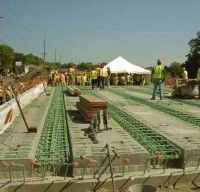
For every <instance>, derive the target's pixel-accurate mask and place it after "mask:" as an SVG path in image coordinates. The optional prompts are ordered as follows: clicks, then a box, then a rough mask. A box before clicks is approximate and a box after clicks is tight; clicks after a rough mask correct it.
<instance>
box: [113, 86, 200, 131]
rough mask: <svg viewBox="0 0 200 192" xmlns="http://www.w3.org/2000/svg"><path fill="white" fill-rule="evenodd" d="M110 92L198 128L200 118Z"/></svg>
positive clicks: (117, 92)
mask: <svg viewBox="0 0 200 192" xmlns="http://www.w3.org/2000/svg"><path fill="white" fill-rule="evenodd" d="M109 91H110V92H112V93H115V94H118V95H120V96H123V97H125V98H127V99H130V100H133V101H135V102H138V103H140V104H143V105H146V106H149V107H151V108H153V109H156V110H159V111H162V112H164V113H167V114H169V115H172V116H174V117H176V118H179V119H181V120H183V121H185V122H188V123H191V124H193V125H195V126H198V127H200V118H197V117H193V116H191V115H189V114H187V113H183V112H181V111H177V110H174V109H171V108H169V107H166V106H164V105H162V104H160V103H158V102H157V103H155V102H151V101H148V100H147V99H143V98H139V97H136V96H133V95H129V94H127V93H124V92H121V91H119V90H111V89H110V90H109Z"/></svg>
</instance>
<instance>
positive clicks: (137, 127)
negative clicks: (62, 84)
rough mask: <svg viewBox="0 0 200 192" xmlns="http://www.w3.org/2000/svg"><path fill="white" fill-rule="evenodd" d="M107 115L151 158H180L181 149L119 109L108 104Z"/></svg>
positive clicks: (90, 92) (89, 92)
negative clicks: (177, 156) (145, 150)
mask: <svg viewBox="0 0 200 192" xmlns="http://www.w3.org/2000/svg"><path fill="white" fill-rule="evenodd" d="M82 91H83V92H84V93H85V94H86V93H88V94H93V95H95V96H97V97H100V96H99V94H97V93H95V92H92V91H89V90H88V91H87V92H86V91H84V90H82ZM108 115H110V116H111V117H112V118H113V119H114V120H115V121H116V122H118V123H119V124H120V125H121V126H122V128H124V129H125V130H126V131H127V132H128V133H129V134H130V135H131V136H132V137H133V138H134V139H135V140H137V141H138V142H139V143H140V144H141V145H142V146H144V148H146V149H147V150H148V151H149V153H150V154H151V156H152V158H157V157H158V156H159V155H162V156H163V158H165V159H174V158H176V155H177V154H178V155H179V156H182V155H183V154H182V149H181V148H180V147H179V146H177V145H176V144H174V143H173V142H171V141H170V140H168V139H167V138H165V137H164V136H162V135H160V134H159V133H157V132H156V131H154V130H153V129H151V128H150V127H148V126H147V125H145V124H143V123H142V122H141V121H139V120H137V119H136V118H134V117H132V116H130V115H129V114H127V113H126V112H124V111H122V110H121V109H120V108H118V107H116V106H115V105H113V104H112V103H111V102H109V108H108Z"/></svg>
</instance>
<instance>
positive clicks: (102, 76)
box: [98, 64, 107, 90]
mask: <svg viewBox="0 0 200 192" xmlns="http://www.w3.org/2000/svg"><path fill="white" fill-rule="evenodd" d="M106 76H107V71H106V69H105V68H104V66H103V64H101V65H100V66H99V71H98V77H99V78H98V80H99V82H98V84H99V87H100V90H101V89H103V90H104V85H105V79H106Z"/></svg>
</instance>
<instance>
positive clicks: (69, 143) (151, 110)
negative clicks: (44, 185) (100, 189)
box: [0, 86, 200, 185]
mask: <svg viewBox="0 0 200 192" xmlns="http://www.w3.org/2000/svg"><path fill="white" fill-rule="evenodd" d="M80 89H81V91H82V94H86V95H87V94H88V95H94V96H96V97H99V98H101V99H104V100H105V101H107V102H108V111H107V112H108V128H109V129H108V130H104V129H103V127H101V128H102V131H101V132H100V133H96V134H95V137H96V142H94V138H93V136H94V135H91V132H90V131H91V130H89V126H90V124H89V123H86V122H84V119H83V118H82V116H81V114H80V113H79V112H78V110H77V108H76V102H78V101H79V98H78V97H74V96H69V95H68V94H65V93H64V92H63V90H64V91H65V87H64V88H62V87H61V86H58V87H53V88H48V91H49V92H50V96H47V95H46V94H45V93H42V94H40V96H39V97H38V98H36V99H34V100H33V101H32V102H31V103H30V104H29V105H27V106H26V107H25V108H24V109H23V111H24V114H25V117H26V119H27V122H28V124H29V126H30V127H31V126H34V127H37V130H38V132H37V133H27V130H26V127H25V125H24V122H23V120H22V117H21V115H18V116H17V117H16V118H15V120H14V122H13V124H12V125H10V127H9V128H8V129H7V130H6V131H5V132H4V133H3V134H1V135H0V161H1V167H0V179H1V182H0V184H2V185H4V182H7V181H11V180H12V181H13V180H15V181H23V180H26V181H33V180H34V179H36V178H39V180H40V179H41V180H40V181H42V182H44V181H45V180H47V182H48V180H49V181H51V182H52V181H54V180H56V179H58V178H64V179H66V180H70V178H71V177H72V176H74V177H75V178H76V177H78V178H79V179H80V178H82V179H83V178H85V177H86V178H88V177H89V178H92V179H94V178H95V177H99V179H100V178H103V177H104V176H106V175H109V174H110V170H109V166H108V165H109V159H108V153H107V150H106V148H105V146H106V145H107V144H109V146H110V147H111V159H113V160H112V163H113V172H114V174H115V175H116V176H120V177H122V178H123V175H125V176H126V177H128V175H129V176H130V175H134V174H138V173H142V174H146V173H152V174H157V173H158V172H159V173H165V171H166V172H167V173H170V171H172V172H173V171H174V170H176V171H177V172H181V171H184V170H186V169H190V168H191V169H194V170H196V171H197V170H198V167H199V164H200V162H199V160H200V117H199V114H200V108H199V106H200V101H199V100H188V99H186V100H183V99H180V100H179V99H174V100H173V99H171V98H168V97H167V96H168V94H169V92H171V89H165V99H164V100H162V101H160V100H156V101H151V100H150V98H151V91H152V89H151V87H132V86H131V87H128V86H124V87H117V88H116V87H115V88H113V87H110V88H107V89H106V90H104V91H100V90H95V91H92V90H91V89H90V88H89V87H80ZM116 153H117V155H116ZM30 160H31V162H30ZM12 163H13V164H12ZM11 164H12V166H13V165H14V167H11ZM15 165H16V169H15ZM19 165H22V166H23V167H24V168H25V170H24V171H25V175H23V173H22V172H23V169H21V168H20V166H19ZM4 166H5V167H4ZM160 170H161V171H160ZM15 171H16V172H15ZM19 172H20V174H18V173H19ZM10 173H11V174H10ZM36 180H37V179H36ZM93 182H94V181H93ZM11 183H12V182H11Z"/></svg>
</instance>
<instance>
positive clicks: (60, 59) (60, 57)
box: [60, 55, 61, 65]
mask: <svg viewBox="0 0 200 192" xmlns="http://www.w3.org/2000/svg"><path fill="white" fill-rule="evenodd" d="M60 65H61V55H60Z"/></svg>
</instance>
